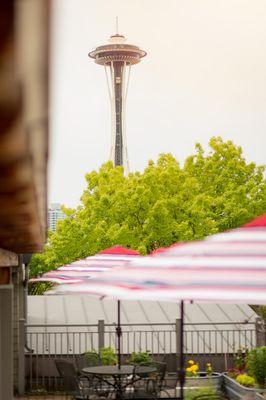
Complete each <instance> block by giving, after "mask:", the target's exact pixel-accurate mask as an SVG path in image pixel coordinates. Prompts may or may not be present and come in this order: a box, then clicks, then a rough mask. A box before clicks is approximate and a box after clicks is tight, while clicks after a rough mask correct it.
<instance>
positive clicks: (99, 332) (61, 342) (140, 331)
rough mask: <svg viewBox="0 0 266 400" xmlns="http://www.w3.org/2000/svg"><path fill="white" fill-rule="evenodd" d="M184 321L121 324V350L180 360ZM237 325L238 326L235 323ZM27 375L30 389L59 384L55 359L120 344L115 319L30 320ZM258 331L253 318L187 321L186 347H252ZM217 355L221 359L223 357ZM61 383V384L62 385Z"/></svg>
mask: <svg viewBox="0 0 266 400" xmlns="http://www.w3.org/2000/svg"><path fill="white" fill-rule="evenodd" d="M179 325H180V321H179V320H176V321H175V322H174V323H172V324H169V323H161V324H158V323H156V324H151V323H145V324H144V323H143V324H122V330H123V335H122V343H121V344H122V345H121V353H122V354H123V357H124V359H125V358H126V357H127V356H128V355H129V354H131V353H132V352H138V351H149V352H150V353H151V354H152V355H153V356H154V357H157V358H161V359H162V358H164V359H166V360H168V361H169V358H170V357H172V359H174V360H176V358H177V355H178V349H179ZM232 326H233V328H232ZM25 328H26V345H27V348H28V349H31V350H30V352H28V353H26V362H25V376H26V382H27V389H28V390H29V391H32V390H34V389H38V388H40V387H44V388H46V389H47V390H50V391H51V390H55V389H58V385H59V383H60V379H59V377H58V374H57V371H56V368H55V364H54V359H55V358H58V357H64V358H71V359H74V358H75V356H78V355H81V354H82V353H84V352H86V351H90V350H96V351H98V350H99V349H100V348H101V347H107V346H111V347H113V348H116V347H117V338H116V333H115V328H116V325H115V324H105V323H104V321H103V320H100V321H98V324H95V325H80V324H76V325H63V324H61V325H51V324H49V325H38V324H34V325H26V326H25ZM257 340H258V334H257V331H256V324H255V323H254V322H252V323H250V322H247V323H243V322H239V323H238V322H232V323H224V322H217V323H212V324H210V323H193V324H185V332H184V344H185V353H186V354H189V355H193V357H194V358H195V359H196V358H197V357H199V359H200V357H202V356H204V357H205V359H206V356H207V357H209V359H210V357H212V359H214V358H215V357H216V358H217V356H218V358H219V357H220V358H223V357H224V355H230V354H233V353H235V352H236V351H237V350H238V349H239V348H243V347H245V348H248V349H250V348H253V347H255V346H256V345H257ZM218 358H217V359H218ZM59 386H60V385H59Z"/></svg>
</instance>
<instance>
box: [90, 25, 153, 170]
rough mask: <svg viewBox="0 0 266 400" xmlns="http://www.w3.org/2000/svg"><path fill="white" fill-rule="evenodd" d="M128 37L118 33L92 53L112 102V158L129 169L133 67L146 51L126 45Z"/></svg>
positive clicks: (115, 162)
mask: <svg viewBox="0 0 266 400" xmlns="http://www.w3.org/2000/svg"><path fill="white" fill-rule="evenodd" d="M125 41H126V38H125V37H124V36H123V35H120V34H119V33H118V27H117V33H116V35H113V36H111V37H110V39H109V44H105V45H103V46H99V47H97V48H96V49H95V50H93V51H91V52H90V53H89V56H90V57H91V58H93V59H94V60H95V62H96V63H97V64H100V65H102V66H104V68H105V73H106V78H107V83H108V89H109V90H108V92H109V97H110V102H111V114H112V139H111V150H110V159H111V160H112V161H113V164H114V165H115V166H117V165H122V166H123V167H124V170H125V172H126V173H128V172H129V165H128V155H127V146H126V136H125V105H126V97H127V90H128V82H129V76H130V69H131V66H132V65H134V64H138V63H139V62H140V60H141V59H142V58H143V57H145V56H146V52H145V51H144V50H141V49H140V48H139V47H138V46H135V45H131V44H126V43H125Z"/></svg>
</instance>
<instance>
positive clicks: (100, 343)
mask: <svg viewBox="0 0 266 400" xmlns="http://www.w3.org/2000/svg"><path fill="white" fill-rule="evenodd" d="M104 328H105V324H104V319H99V320H98V350H99V352H100V349H102V348H103V347H104Z"/></svg>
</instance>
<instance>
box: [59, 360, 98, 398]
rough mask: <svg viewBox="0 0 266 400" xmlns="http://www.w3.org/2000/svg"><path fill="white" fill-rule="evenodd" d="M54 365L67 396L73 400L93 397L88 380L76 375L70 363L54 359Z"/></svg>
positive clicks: (93, 392)
mask: <svg viewBox="0 0 266 400" xmlns="http://www.w3.org/2000/svg"><path fill="white" fill-rule="evenodd" d="M55 365H56V368H57V370H58V373H59V375H60V377H61V378H62V380H63V385H64V389H65V392H66V393H67V394H70V395H71V396H73V398H74V399H75V400H88V399H89V397H90V396H91V395H95V389H94V388H92V387H91V385H90V382H89V379H88V378H87V377H86V376H85V375H83V376H81V375H78V373H77V370H76V368H75V366H74V364H73V363H72V362H70V361H67V360H63V359H56V360H55Z"/></svg>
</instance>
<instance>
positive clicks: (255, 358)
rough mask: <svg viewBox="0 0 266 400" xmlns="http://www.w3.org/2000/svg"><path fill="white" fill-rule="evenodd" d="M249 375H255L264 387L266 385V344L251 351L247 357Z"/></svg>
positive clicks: (259, 383)
mask: <svg viewBox="0 0 266 400" xmlns="http://www.w3.org/2000/svg"><path fill="white" fill-rule="evenodd" d="M247 369H248V373H249V375H251V376H253V377H254V378H255V380H256V382H257V383H258V385H259V386H260V387H262V388H265V387H266V346H263V347H257V348H256V349H253V350H251V351H250V352H249V354H248V358H247Z"/></svg>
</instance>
